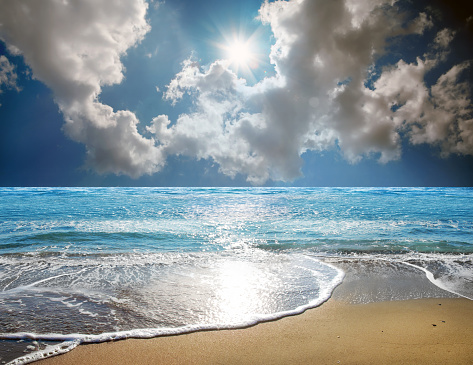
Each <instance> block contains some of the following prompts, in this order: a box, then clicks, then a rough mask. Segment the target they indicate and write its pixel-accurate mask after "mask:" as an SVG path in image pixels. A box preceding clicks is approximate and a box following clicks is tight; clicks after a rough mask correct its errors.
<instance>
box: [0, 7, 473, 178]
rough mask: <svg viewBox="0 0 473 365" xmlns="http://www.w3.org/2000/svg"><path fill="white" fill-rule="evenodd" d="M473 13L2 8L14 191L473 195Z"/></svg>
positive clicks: (4, 153)
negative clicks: (330, 190) (338, 189)
mask: <svg viewBox="0 0 473 365" xmlns="http://www.w3.org/2000/svg"><path fill="white" fill-rule="evenodd" d="M472 45H473V5H472V4H471V3H470V2H468V1H440V0H433V1H432V0H429V1H427V0H398V1H395V0H331V1H327V0H287V1H286V0H278V1H257V0H239V1H234V0H165V1H158V0H150V1H145V0H127V1H121V2H110V1H107V0H80V1H79V0H77V1H76V0H42V1H34V0H15V1H10V0H0V185H1V186H473V104H472V80H473V73H472V67H473V63H472V62H473V47H472Z"/></svg>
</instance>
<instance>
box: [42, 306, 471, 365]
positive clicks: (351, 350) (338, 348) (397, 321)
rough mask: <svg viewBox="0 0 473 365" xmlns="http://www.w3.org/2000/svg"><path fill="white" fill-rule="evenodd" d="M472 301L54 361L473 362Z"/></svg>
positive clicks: (269, 325) (361, 312) (283, 322)
mask: <svg viewBox="0 0 473 365" xmlns="http://www.w3.org/2000/svg"><path fill="white" fill-rule="evenodd" d="M471 319H473V301H471V300H468V299H464V298H428V299H413V300H402V301H388V302H373V303H367V304H349V303H347V302H343V301H340V300H336V299H330V300H329V301H328V302H326V303H324V304H323V305H321V306H319V307H317V308H313V309H310V310H307V311H306V312H304V313H303V314H300V315H297V316H291V317H285V318H282V319H280V320H277V321H272V322H264V323H260V324H258V325H255V326H252V327H249V328H245V329H233V330H216V331H203V332H194V333H188V334H181V335H177V336H167V337H157V338H153V339H128V340H123V341H116V342H106V343H100V344H90V345H81V346H79V347H77V348H76V349H74V350H72V351H71V352H68V353H66V354H63V355H59V356H55V357H51V358H48V359H45V360H41V361H39V362H37V364H40V365H55V364H66V363H67V364H71V365H74V364H88V363H100V364H105V365H106V364H265V363H268V364H269V363H270V364H308V363H312V364H330V363H333V364H337V363H340V364H379V363H389V364H404V363H415V364H471V363H472V362H473V352H472V351H471V344H472V343H473V321H472V320H471Z"/></svg>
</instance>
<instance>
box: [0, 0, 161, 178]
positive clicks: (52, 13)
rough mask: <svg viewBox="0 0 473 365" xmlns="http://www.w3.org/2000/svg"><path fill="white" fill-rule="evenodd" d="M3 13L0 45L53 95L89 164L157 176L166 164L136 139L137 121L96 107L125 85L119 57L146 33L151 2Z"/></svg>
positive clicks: (9, 6)
mask: <svg viewBox="0 0 473 365" xmlns="http://www.w3.org/2000/svg"><path fill="white" fill-rule="evenodd" d="M0 7H1V9H2V11H1V12H0V24H1V26H0V38H1V39H2V40H3V41H4V42H5V43H6V44H7V45H8V48H9V50H10V52H14V53H15V54H21V55H23V57H24V59H25V61H26V62H27V64H28V65H29V66H30V67H31V69H32V71H33V77H34V78H36V79H38V80H41V81H42V82H44V83H45V84H46V85H48V86H49V87H50V88H51V89H52V90H53V92H54V97H55V101H56V103H57V104H58V106H59V108H60V110H61V112H62V113H63V115H64V119H65V120H66V124H65V127H64V130H65V131H66V133H67V134H68V135H69V136H70V137H71V138H72V139H73V140H75V141H78V142H81V143H84V144H85V146H86V149H87V156H88V164H89V165H90V166H91V167H93V168H95V169H96V170H97V171H99V172H103V173H109V172H112V173H116V174H122V173H124V174H128V175H131V176H134V177H138V176H140V175H141V174H143V173H152V172H155V171H157V170H158V169H159V168H160V166H161V165H162V164H163V163H164V161H163V160H162V159H161V155H160V153H159V151H158V150H157V149H156V147H155V146H154V144H153V140H151V139H146V138H144V137H143V136H141V135H140V134H139V133H138V132H137V127H136V125H137V123H138V120H137V119H136V117H135V115H134V114H133V113H131V112H129V111H117V112H115V111H113V110H112V108H111V107H109V106H107V105H104V104H102V103H100V102H99V101H98V96H99V94H100V92H101V89H102V86H104V85H113V84H116V83H120V82H121V81H122V79H123V71H124V68H123V65H122V63H121V61H120V57H121V56H122V55H124V54H125V52H126V50H127V49H128V48H129V47H131V46H134V45H135V44H137V42H139V41H140V40H141V39H143V37H144V36H145V34H146V33H147V32H148V30H149V25H148V24H147V22H146V18H145V15H146V11H147V3H146V2H145V1H144V0H133V1H125V2H117V3H113V4H111V3H110V2H109V1H106V0H81V1H70V2H63V1H54V0H44V1H43V0H42V1H26V0H16V1H8V0H2V1H0Z"/></svg>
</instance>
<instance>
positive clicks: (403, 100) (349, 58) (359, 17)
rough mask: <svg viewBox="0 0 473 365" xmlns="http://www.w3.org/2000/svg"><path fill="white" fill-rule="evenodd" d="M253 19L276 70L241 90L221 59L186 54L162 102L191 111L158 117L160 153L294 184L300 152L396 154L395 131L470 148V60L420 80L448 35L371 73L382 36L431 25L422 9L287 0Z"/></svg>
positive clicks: (383, 44)
mask: <svg viewBox="0 0 473 365" xmlns="http://www.w3.org/2000/svg"><path fill="white" fill-rule="evenodd" d="M259 19H260V20H261V21H262V22H263V23H266V24H268V25H269V26H270V27H271V29H272V32H273V34H274V38H275V43H274V45H273V47H272V50H271V55H270V57H271V62H272V64H273V65H274V67H275V70H276V76H274V77H272V78H266V79H264V80H263V81H261V82H260V83H259V84H256V85H254V86H251V87H250V86H247V85H246V84H245V81H244V80H242V79H239V78H238V77H237V76H236V75H235V74H233V73H232V72H231V71H229V70H228V68H226V65H225V64H224V62H222V61H218V62H215V63H214V64H212V65H211V66H210V67H209V68H206V69H202V68H200V66H199V65H198V64H197V63H195V62H193V61H192V60H191V59H189V60H188V61H186V62H185V63H184V64H183V69H182V71H181V72H180V73H178V74H177V75H176V77H175V78H174V79H173V80H172V81H171V82H170V84H169V85H168V89H167V92H165V94H164V97H165V98H166V99H168V100H170V101H171V102H172V103H173V104H175V103H177V102H178V101H179V100H180V99H181V98H183V96H184V95H185V94H189V95H191V97H192V98H193V99H194V100H195V105H196V111H194V112H193V113H185V114H182V115H181V116H180V117H179V118H178V120H177V121H176V122H175V123H174V124H172V123H171V122H170V121H169V119H168V118H167V117H166V116H160V117H158V118H156V119H155V120H154V121H153V125H152V127H151V128H150V129H149V131H150V132H153V133H154V134H155V136H156V138H157V139H158V140H159V141H161V143H162V144H163V146H164V150H165V151H166V153H172V154H186V155H190V156H196V157H197V158H211V159H213V160H214V161H216V162H217V163H218V164H219V165H220V169H221V171H222V172H224V173H226V174H228V175H230V176H234V175H235V174H236V173H242V174H245V175H247V176H248V179H249V181H251V182H254V183H261V182H264V181H265V180H267V179H268V178H271V179H279V180H293V179H295V178H297V177H299V176H300V175H301V166H302V159H301V155H302V154H303V153H304V152H306V151H308V150H318V151H320V150H325V149H329V148H333V147H334V146H336V145H337V146H338V147H339V148H340V149H341V151H342V153H343V154H344V156H345V157H346V158H347V159H348V160H350V161H352V162H357V161H359V160H360V159H361V158H363V156H377V158H378V160H379V161H380V162H381V163H387V162H389V161H391V160H396V159H399V158H400V157H401V152H402V151H401V133H402V134H407V135H408V138H409V139H410V141H411V142H412V143H414V144H417V143H431V144H438V145H440V146H441V148H442V153H443V154H444V155H447V154H449V153H471V146H472V144H471V142H472V136H473V133H472V129H471V127H472V121H471V115H472V110H471V97H470V93H469V89H468V85H467V84H466V83H465V82H463V83H462V82H460V75H461V73H462V72H463V71H464V70H465V69H466V68H467V67H468V66H469V64H468V63H463V64H461V65H457V66H455V67H453V68H452V69H451V70H450V71H448V72H447V73H445V74H444V75H442V76H441V77H440V78H439V79H438V80H437V82H436V83H435V84H434V85H433V86H431V87H428V86H427V85H426V83H425V81H424V80H425V75H426V73H427V72H429V71H430V70H431V69H432V68H434V67H436V66H437V65H438V64H439V62H441V61H442V60H444V59H445V57H446V55H447V54H448V50H447V48H448V45H449V43H450V42H451V41H452V39H453V37H454V35H455V33H454V32H453V31H452V30H449V29H444V30H442V31H440V32H439V33H438V34H437V35H436V37H435V38H434V39H432V40H431V42H432V46H433V47H434V48H435V50H436V52H432V53H430V54H428V55H427V54H426V55H420V57H419V58H417V60H416V62H414V63H407V62H405V61H403V60H400V61H399V62H397V63H396V64H395V65H393V66H388V67H385V68H384V69H382V70H381V72H380V73H379V74H378V75H376V74H375V73H374V67H373V66H374V65H375V63H376V62H377V60H378V59H379V57H380V56H382V55H383V54H384V53H385V52H386V48H387V46H388V45H389V43H388V42H389V39H394V38H399V37H403V36H406V35H410V34H413V35H421V34H422V33H423V32H424V31H425V30H426V29H430V28H432V26H433V22H432V19H431V18H430V17H429V16H428V15H427V14H426V13H420V14H419V15H418V16H417V17H415V18H414V19H413V20H412V21H410V22H406V18H405V16H404V14H401V13H400V12H399V9H398V8H397V7H396V4H395V2H391V1H383V0H366V1H351V0H346V1H341V0H340V1H322V0H320V1H317V0H313V1H296V0H293V1H274V2H268V1H266V2H265V3H263V5H262V7H261V9H260V15H259ZM370 80H375V81H373V82H372V83H371V85H370V86H368V85H369V84H370V82H369V81H370Z"/></svg>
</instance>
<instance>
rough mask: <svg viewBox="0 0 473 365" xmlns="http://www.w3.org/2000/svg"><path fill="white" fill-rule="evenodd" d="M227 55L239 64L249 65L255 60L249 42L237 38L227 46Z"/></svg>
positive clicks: (231, 60)
mask: <svg viewBox="0 0 473 365" xmlns="http://www.w3.org/2000/svg"><path fill="white" fill-rule="evenodd" d="M227 57H228V59H229V60H230V62H232V63H235V64H236V65H237V66H249V65H250V63H251V62H252V61H253V58H254V54H253V52H252V50H251V45H250V43H249V42H242V41H240V40H236V41H234V42H233V43H231V44H230V45H228V46H227Z"/></svg>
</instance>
